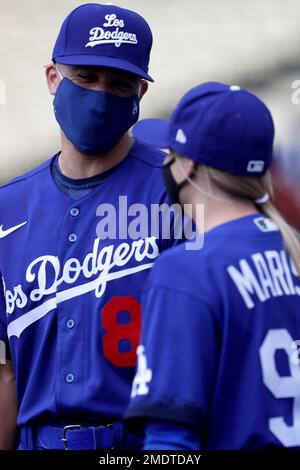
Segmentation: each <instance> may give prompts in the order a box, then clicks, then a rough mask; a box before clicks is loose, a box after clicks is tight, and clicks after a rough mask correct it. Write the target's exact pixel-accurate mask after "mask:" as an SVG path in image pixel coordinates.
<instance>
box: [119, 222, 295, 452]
mask: <svg viewBox="0 0 300 470" xmlns="http://www.w3.org/2000/svg"><path fill="white" fill-rule="evenodd" d="M299 296H300V279H299V277H298V275H297V272H296V269H295V266H294V264H293V263H292V261H291V259H290V257H289V255H288V254H287V252H286V250H285V249H284V246H283V240H282V236H281V233H280V232H279V230H278V229H277V227H276V226H275V224H273V222H272V221H271V220H270V219H268V218H266V217H265V216H263V215H260V214H255V215H251V216H247V217H243V218H240V219H238V220H233V221H231V222H228V223H225V224H222V225H220V226H218V227H216V228H214V229H212V230H210V231H209V232H208V233H206V234H205V239H204V247H203V249H202V250H198V251H187V250H185V245H181V246H178V247H176V248H174V249H172V250H170V251H169V252H166V253H165V254H163V255H162V256H161V257H160V258H159V260H158V261H157V262H156V263H155V266H154V268H153V270H152V271H151V274H150V276H149V279H148V283H147V286H146V288H145V292H144V295H143V300H142V305H143V321H144V323H143V329H142V336H141V344H140V345H139V347H138V349H137V352H138V357H139V362H138V368H137V373H136V376H135V378H134V381H133V387H132V394H131V402H130V405H129V407H128V410H127V413H126V417H127V419H128V422H129V424H131V426H133V427H134V426H136V427H138V426H140V425H141V424H142V425H143V424H145V423H147V422H149V423H152V422H153V423H155V422H158V423H159V422H161V423H162V425H163V423H164V422H166V423H167V422H169V423H170V422H172V421H173V422H174V423H177V424H183V425H185V426H187V427H190V428H191V429H194V431H195V432H197V433H198V436H199V443H200V444H199V446H200V447H202V448H206V449H256V448H264V447H267V446H285V447H300V366H299V363H300V360H299V357H300V354H299V346H300V341H299V339H300V315H299V312H300V297H299ZM156 420H158V421H156ZM154 429H155V426H154ZM152 437H153V436H152ZM173 437H174V436H173ZM154 438H155V436H154ZM160 438H161V436H160ZM151 440H152V441H153V439H151ZM154 440H155V439H154ZM161 448H163V447H161Z"/></svg>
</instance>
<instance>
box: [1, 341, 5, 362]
mask: <svg viewBox="0 0 300 470" xmlns="http://www.w3.org/2000/svg"><path fill="white" fill-rule="evenodd" d="M1 364H2V365H4V364H6V344H5V342H4V341H2V340H0V365H1Z"/></svg>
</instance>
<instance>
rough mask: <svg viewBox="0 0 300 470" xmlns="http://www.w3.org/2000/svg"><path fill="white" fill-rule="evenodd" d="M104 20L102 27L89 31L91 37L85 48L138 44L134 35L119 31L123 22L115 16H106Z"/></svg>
mask: <svg viewBox="0 0 300 470" xmlns="http://www.w3.org/2000/svg"><path fill="white" fill-rule="evenodd" d="M105 19H106V23H103V27H101V26H96V27H95V28H92V29H91V30H90V35H91V36H90V38H89V42H88V43H87V44H86V45H85V47H95V46H98V45H100V44H114V45H115V46H116V47H120V46H121V44H137V43H138V40H137V37H136V34H134V33H130V32H129V31H124V30H123V31H122V30H121V29H120V28H124V27H125V22H124V20H120V19H118V18H117V15H116V14H110V15H106V16H105ZM108 28H109V29H108Z"/></svg>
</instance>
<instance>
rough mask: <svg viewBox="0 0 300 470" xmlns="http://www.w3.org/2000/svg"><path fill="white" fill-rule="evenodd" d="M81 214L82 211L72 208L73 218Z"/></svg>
mask: <svg viewBox="0 0 300 470" xmlns="http://www.w3.org/2000/svg"><path fill="white" fill-rule="evenodd" d="M79 214H80V211H79V209H78V207H72V209H71V210H70V215H71V216H72V217H77V216H78V215H79Z"/></svg>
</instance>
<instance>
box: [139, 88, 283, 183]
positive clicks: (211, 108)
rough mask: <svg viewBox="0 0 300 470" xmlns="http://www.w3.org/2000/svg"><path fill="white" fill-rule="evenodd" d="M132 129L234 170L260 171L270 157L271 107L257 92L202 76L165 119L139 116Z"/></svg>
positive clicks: (158, 143) (152, 141) (152, 142)
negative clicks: (202, 81) (212, 80)
mask: <svg viewBox="0 0 300 470" xmlns="http://www.w3.org/2000/svg"><path fill="white" fill-rule="evenodd" d="M133 135H134V137H135V138H136V140H138V141H141V142H143V143H145V144H148V145H151V146H155V147H159V148H170V149H172V150H173V151H175V152H177V153H178V154H181V155H184V156H186V157H187V158H190V159H191V160H194V161H195V162H197V163H202V164H205V165H208V166H211V167H213V168H217V169H219V170H222V171H226V172H228V173H233V174H236V175H248V176H251V175H253V176H255V175H260V174H264V173H266V171H267V170H268V168H269V167H270V165H271V162H272V154H273V140H274V124H273V119H272V116H271V113H270V111H269V110H268V108H267V107H266V105H265V104H264V103H263V102H262V101H261V100H260V99H259V98H258V97H257V96H255V95H254V94H252V93H250V92H249V91H247V90H245V89H243V88H241V87H239V86H235V85H232V86H230V85H225V84H223V83H217V82H207V83H204V84H202V85H199V86H197V87H195V88H192V89H191V90H190V91H188V92H187V93H186V94H185V95H184V96H183V98H182V99H181V100H180V101H179V103H178V104H177V106H176V108H175V110H174V112H173V114H172V115H171V117H170V119H169V120H168V121H164V120H162V119H145V120H143V121H140V122H139V123H137V124H136V125H135V126H134V128H133Z"/></svg>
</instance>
